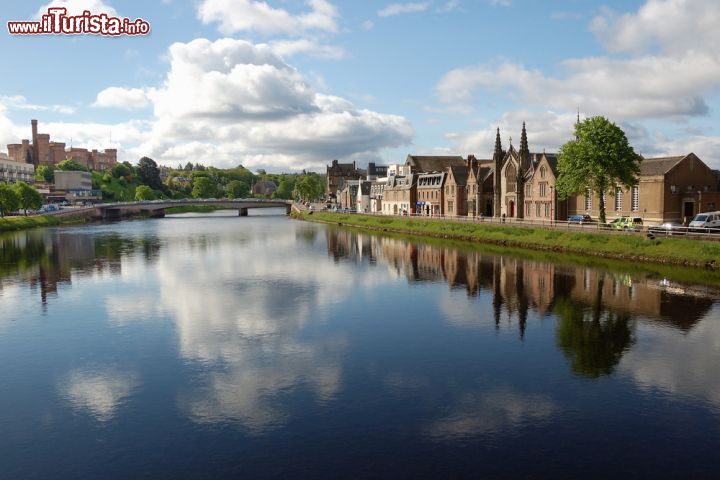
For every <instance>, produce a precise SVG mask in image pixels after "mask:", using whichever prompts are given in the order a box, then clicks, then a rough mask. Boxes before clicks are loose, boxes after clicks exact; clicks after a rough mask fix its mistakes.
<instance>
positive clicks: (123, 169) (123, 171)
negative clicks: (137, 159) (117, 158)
mask: <svg viewBox="0 0 720 480" xmlns="http://www.w3.org/2000/svg"><path fill="white" fill-rule="evenodd" d="M130 174H132V168H130V167H128V166H127V165H125V164H124V163H118V164H117V165H115V166H114V167H113V168H112V176H113V177H115V178H124V177H127V176H128V175H130Z"/></svg>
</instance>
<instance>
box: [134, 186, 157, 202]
mask: <svg viewBox="0 0 720 480" xmlns="http://www.w3.org/2000/svg"><path fill="white" fill-rule="evenodd" d="M156 198H157V196H156V195H155V192H154V191H153V189H152V188H150V187H148V186H147V185H140V186H139V187H137V188H136V189H135V200H137V201H138V202H143V201H145V200H155V199H156Z"/></svg>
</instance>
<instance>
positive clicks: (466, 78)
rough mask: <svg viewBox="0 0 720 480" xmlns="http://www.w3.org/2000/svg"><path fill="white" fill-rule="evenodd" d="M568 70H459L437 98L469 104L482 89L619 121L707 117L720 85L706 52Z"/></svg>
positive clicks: (584, 63) (573, 64) (585, 61)
mask: <svg viewBox="0 0 720 480" xmlns="http://www.w3.org/2000/svg"><path fill="white" fill-rule="evenodd" d="M562 65H563V67H564V68H565V70H566V71H567V74H566V75H564V76H558V77H553V76H548V75H546V74H545V73H543V72H541V71H539V70H529V69H527V68H525V67H524V66H522V65H518V64H514V63H510V62H504V63H499V64H485V65H479V66H473V67H463V68H458V69H455V70H452V71H450V72H448V73H447V74H445V75H444V76H443V77H442V79H441V80H440V82H439V83H438V85H437V87H436V93H437V95H438V98H439V99H440V101H442V102H444V103H448V104H460V105H467V104H468V103H470V102H472V101H473V100H474V95H475V93H476V92H477V91H478V90H480V91H485V92H491V93H494V94H497V93H505V94H506V95H507V96H508V97H509V99H510V100H512V101H515V102H517V103H518V104H523V105H528V106H540V107H546V108H552V109H556V110H567V111H572V110H574V109H575V108H577V106H578V105H579V106H580V107H581V108H582V109H583V110H587V111H590V112H593V114H598V115H606V116H609V117H611V118H614V119H632V118H658V117H670V118H677V117H687V116H698V115H706V114H707V113H708V110H709V109H708V106H707V104H706V102H705V100H704V99H703V98H702V95H703V94H707V93H708V92H710V91H712V90H713V89H715V88H717V86H718V85H720V60H719V59H718V58H717V56H715V55H711V54H707V53H702V52H690V53H688V54H687V55H685V56H683V57H680V58H675V57H668V56H652V55H648V56H643V57H639V58H632V59H627V60H625V59H623V60H616V59H612V58H608V57H591V58H580V59H571V60H566V61H565V62H563V64H562Z"/></svg>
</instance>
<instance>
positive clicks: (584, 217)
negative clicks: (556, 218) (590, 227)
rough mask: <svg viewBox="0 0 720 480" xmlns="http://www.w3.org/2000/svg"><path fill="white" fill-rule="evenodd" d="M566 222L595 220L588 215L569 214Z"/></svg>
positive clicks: (589, 221)
mask: <svg viewBox="0 0 720 480" xmlns="http://www.w3.org/2000/svg"><path fill="white" fill-rule="evenodd" d="M567 221H568V223H580V224H582V223H593V222H595V220H593V219H592V217H590V215H570V216H569V217H568V219H567Z"/></svg>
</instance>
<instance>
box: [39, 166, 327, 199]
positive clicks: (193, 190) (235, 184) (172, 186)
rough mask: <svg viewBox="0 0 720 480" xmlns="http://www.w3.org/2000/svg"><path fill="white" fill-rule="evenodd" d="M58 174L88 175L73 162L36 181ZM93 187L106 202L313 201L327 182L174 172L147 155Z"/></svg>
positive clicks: (236, 172)
mask: <svg viewBox="0 0 720 480" xmlns="http://www.w3.org/2000/svg"><path fill="white" fill-rule="evenodd" d="M56 170H63V171H90V170H89V169H87V168H85V167H84V166H83V165H81V164H79V163H77V162H75V161H74V160H70V159H68V160H64V161H62V162H60V163H58V164H57V165H56V166H48V165H41V166H40V167H38V169H37V171H36V175H35V178H36V180H37V181H44V182H48V183H50V182H52V181H54V175H55V171H56ZM90 173H91V174H92V179H93V188H94V189H97V190H100V191H101V192H102V197H103V200H104V201H131V200H137V201H146V200H156V199H183V198H249V197H252V196H261V197H270V198H277V199H286V200H290V199H308V200H309V199H314V198H317V197H319V196H320V195H322V193H323V192H324V189H325V188H324V185H325V178H324V176H321V175H319V174H317V173H314V172H305V171H303V172H302V173H279V174H273V173H267V172H266V171H265V170H262V169H259V170H257V171H256V172H254V173H253V172H251V171H250V170H248V169H247V168H245V167H243V166H242V165H238V166H237V167H233V168H225V169H221V168H215V167H211V166H205V165H202V164H200V163H192V162H188V163H187V164H186V165H184V166H183V165H178V166H177V168H163V167H160V166H159V165H158V164H157V162H155V161H154V160H153V159H151V158H149V157H142V158H141V159H140V160H139V161H138V163H137V164H136V165H133V164H131V163H130V162H127V161H125V162H122V163H118V164H116V165H115V166H113V167H112V168H111V169H109V170H107V171H105V172H96V171H91V172H90ZM259 182H273V184H274V187H273V188H274V191H271V192H270V193H268V194H265V195H263V194H257V195H253V193H252V187H253V185H255V184H257V183H259Z"/></svg>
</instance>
